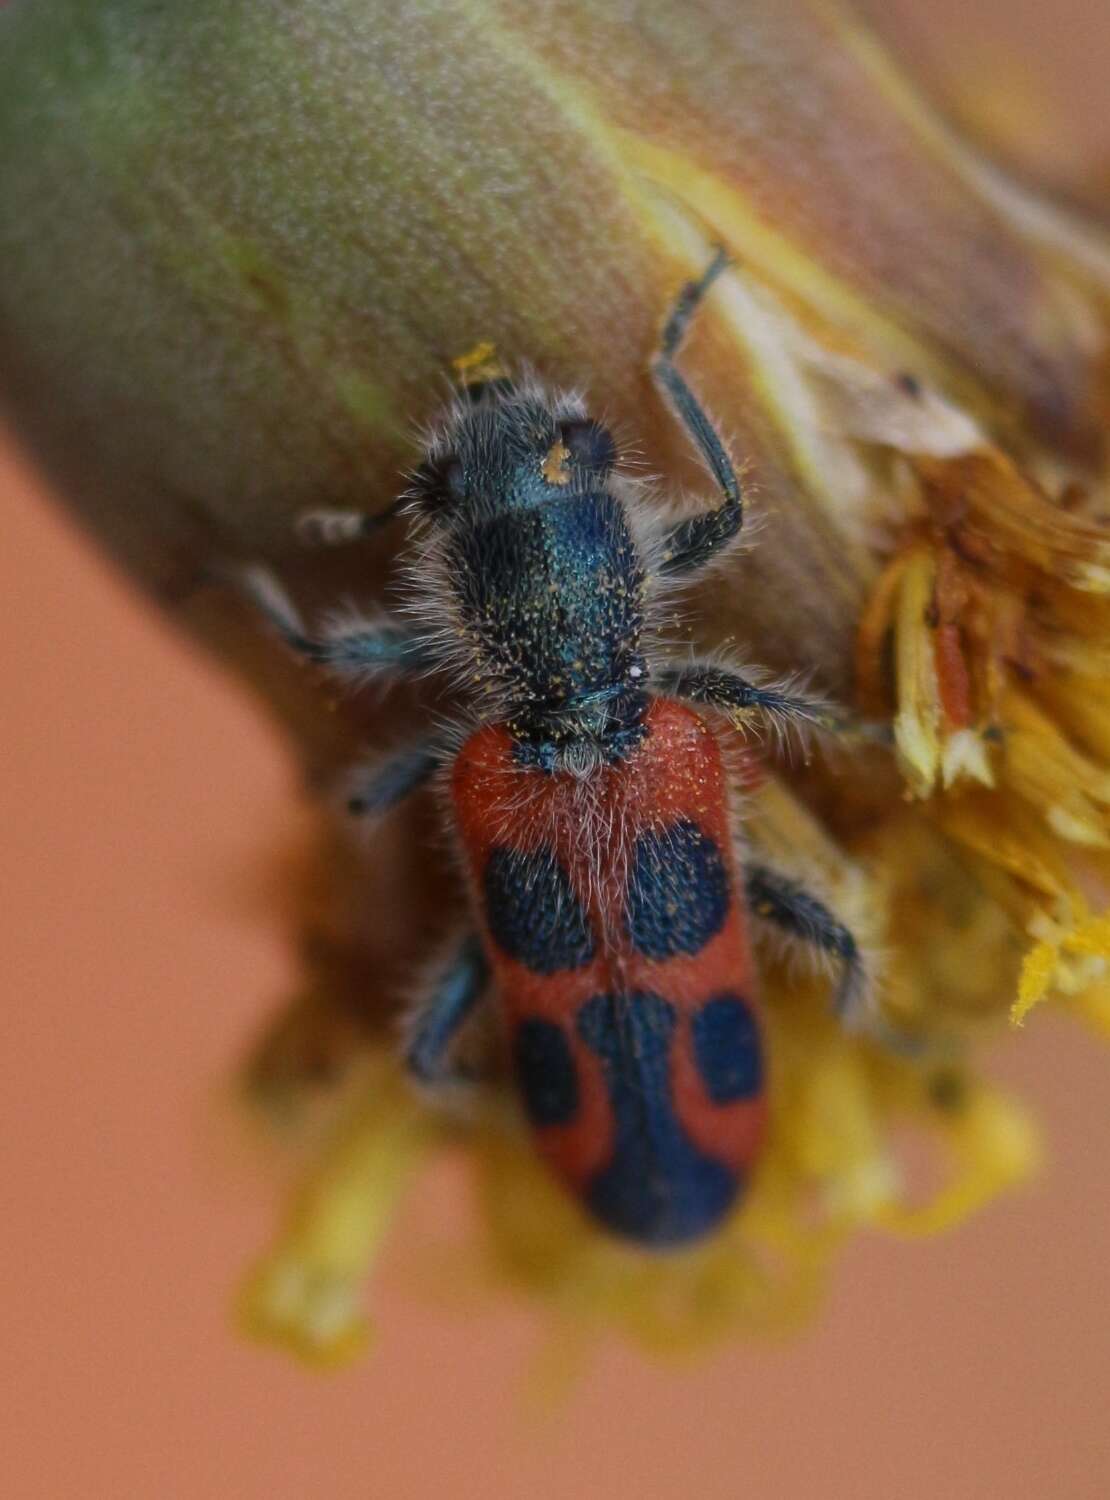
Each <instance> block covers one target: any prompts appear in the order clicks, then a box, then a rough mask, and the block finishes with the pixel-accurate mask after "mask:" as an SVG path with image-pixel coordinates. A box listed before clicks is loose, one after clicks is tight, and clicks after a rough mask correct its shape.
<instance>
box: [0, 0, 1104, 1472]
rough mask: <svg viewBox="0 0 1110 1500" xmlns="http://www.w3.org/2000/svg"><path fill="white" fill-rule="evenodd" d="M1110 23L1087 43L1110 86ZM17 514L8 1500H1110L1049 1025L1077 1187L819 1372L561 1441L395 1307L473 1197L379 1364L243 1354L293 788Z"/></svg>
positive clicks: (731, 1375) (630, 1366)
mask: <svg viewBox="0 0 1110 1500" xmlns="http://www.w3.org/2000/svg"><path fill="white" fill-rule="evenodd" d="M1074 9H1075V11H1076V14H1077V15H1078V14H1080V13H1081V11H1082V12H1084V13H1087V14H1090V13H1091V11H1092V9H1093V5H1092V4H1091V3H1086V4H1084V5H1083V6H1080V5H1079V4H1078V0H1077V3H1076V5H1075V6H1074ZM1013 10H1014V11H1015V12H1017V11H1020V12H1023V13H1024V10H1025V7H1024V6H1015V7H1013ZM1066 10H1067V7H1065V11H1066ZM1028 14H1029V15H1030V16H1032V15H1033V8H1032V7H1030V8H1029V11H1028ZM972 25H973V29H974V26H976V25H977V26H978V28H979V31H980V32H982V30H983V28H982V24H981V23H977V22H973V23H972ZM1099 25H1100V23H1098V22H1091V21H1087V22H1086V26H1087V30H1086V33H1083V32H1082V31H1080V33H1079V41H1078V43H1077V42H1076V39H1075V35H1074V33H1070V32H1068V31H1067V29H1066V27H1065V28H1064V29H1063V30H1062V31H1061V33H1060V36H1061V38H1062V50H1063V52H1066V51H1067V49H1068V48H1069V47H1072V48H1073V49H1074V51H1075V59H1074V66H1076V67H1077V68H1079V69H1082V68H1083V67H1084V66H1086V63H1085V61H1084V59H1087V58H1088V57H1089V56H1090V55H1091V49H1092V48H1093V47H1096V46H1100V47H1101V52H1100V54H1099V55H1100V56H1101V58H1102V62H1101V63H1100V64H1099V76H1100V78H1101V77H1102V73H1103V70H1104V67H1105V58H1106V56H1107V54H1108V51H1110V34H1108V33H1110V22H1106V23H1105V24H1103V25H1102V30H1101V32H1099ZM1096 32H1099V35H1095V33H1096ZM987 34H988V35H989V29H988V33H987ZM1025 43H1026V46H1027V47H1028V45H1029V38H1028V37H1026V38H1025ZM1056 51H1057V52H1060V51H1061V48H1060V47H1057V49H1056ZM1028 55H1029V54H1028V53H1027V56H1028ZM1060 66H1063V64H1060ZM1060 76H1061V75H1060V74H1059V69H1058V70H1057V74H1056V75H1052V76H1051V77H1050V84H1051V86H1053V87H1056V88H1058V89H1060V91H1061V96H1062V95H1063V93H1064V92H1066V90H1063V89H1062V88H1061V86H1060ZM1053 78H1054V79H1055V81H1054V82H1053V81H1052V79H1053ZM1105 97H1106V96H1105V90H1104V84H1103V92H1102V94H1101V95H1100V97H1099V99H1097V100H1095V99H1088V103H1089V105H1090V107H1092V108H1099V109H1101V110H1102V111H1103V118H1102V120H1101V122H1098V121H1096V138H1097V143H1098V145H1100V146H1101V147H1102V148H1103V150H1104V152H1105V148H1106V146H1107V144H1108V142H1110V124H1108V122H1107V120H1106V118H1105V111H1106V105H1105V103H1104V102H1103V101H1104V100H1105ZM1079 128H1080V127H1079V126H1076V129H1079ZM1098 130H1101V135H1098V134H1097V132H1098ZM0 495H2V496H3V501H4V515H5V531H4V546H3V548H2V549H0V598H2V599H3V600H4V605H5V609H4V629H3V633H2V635H0V656H2V658H3V663H2V669H0V681H2V684H3V694H4V699H3V703H4V712H3V727H2V730H0V761H2V766H3V775H2V776H0V830H2V839H3V864H2V866H0V869H2V877H0V878H2V881H3V886H2V899H0V931H2V942H3V954H4V960H5V972H6V976H7V979H8V985H7V991H8V993H7V998H6V1004H5V1007H4V1021H3V1034H4V1041H3V1046H2V1049H0V1156H2V1168H0V1182H2V1184H3V1202H4V1220H3V1234H2V1239H0V1363H2V1365H3V1369H4V1379H3V1386H2V1400H0V1495H3V1496H4V1497H5V1500H40V1497H43V1500H45V1497H50V1500H54V1497H59V1496H70V1495H75V1496H76V1495H80V1496H82V1497H97V1500H99V1497H111V1500H131V1497H144V1500H145V1497H157V1500H177V1497H181V1500H200V1497H221V1500H222V1497H225V1496H227V1497H235V1500H251V1497H255V1496H257V1497H263V1496H265V1497H267V1500H293V1497H298V1500H300V1497H306V1496H311V1497H317V1496H319V1497H321V1500H341V1497H348V1496H349V1497H360V1500H363V1497H378V1496H381V1497H388V1500H409V1497H426V1496H435V1497H448V1496H449V1497H451V1500H467V1497H471V1496H497V1497H499V1500H500V1497H505V1500H516V1497H518V1496H519V1497H528V1500H593V1497H606V1500H622V1497H625V1496H630V1497H631V1496H637V1497H646V1500H653V1497H672V1496H673V1497H682V1500H687V1497H689V1500H716V1497H726V1496H727V1497H730V1500H731V1497H739V1496H764V1497H774V1500H790V1497H795V1496H798V1497H803V1496H804V1497H811V1496H821V1497H823V1500H840V1497H844V1500H890V1497H894V1496H897V1497H899V1500H918V1497H920V1500H936V1497H938V1496H941V1497H945V1500H965V1497H966V1500H972V1497H974V1500H984V1497H987V1500H990V1497H994V1496H998V1497H1006V1500H1023V1497H1026V1496H1028V1497H1033V1496H1037V1497H1041V1496H1051V1497H1053V1500H1081V1497H1083V1500H1085V1497H1088V1496H1090V1497H1100V1500H1104V1497H1106V1496H1107V1495H1110V1389H1108V1387H1110V1296H1108V1295H1107V1281H1108V1269H1110V1161H1108V1160H1107V1154H1108V1151H1107V1148H1108V1146H1110V1130H1108V1129H1107V1121H1108V1119H1110V1110H1108V1107H1107V1096H1108V1093H1110V1055H1108V1054H1107V1052H1106V1051H1105V1050H1102V1049H1100V1047H1099V1046H1098V1044H1096V1043H1093V1042H1092V1041H1091V1040H1089V1039H1088V1038H1087V1037H1086V1036H1085V1035H1083V1034H1081V1033H1080V1032H1078V1031H1076V1030H1073V1029H1071V1028H1070V1027H1068V1026H1066V1025H1065V1024H1064V1023H1063V1022H1061V1021H1059V1020H1056V1019H1054V1018H1053V1017H1051V1016H1050V1015H1047V1014H1044V1015H1038V1016H1037V1017H1036V1018H1035V1019H1034V1020H1033V1021H1032V1022H1031V1023H1030V1026H1029V1029H1028V1030H1027V1032H1026V1033H1025V1034H1024V1036H1023V1037H1022V1038H1021V1039H1020V1040H1015V1041H1011V1042H1009V1043H1008V1044H1004V1045H1003V1046H1002V1047H1000V1049H999V1053H998V1065H997V1073H998V1074H999V1076H1002V1077H1004V1078H1005V1079H1007V1080H1009V1081H1010V1082H1011V1084H1012V1085H1013V1086H1014V1087H1015V1088H1017V1089H1019V1090H1020V1091H1021V1092H1022V1093H1023V1094H1024V1095H1025V1096H1027V1097H1028V1098H1029V1099H1030V1100H1032V1101H1034V1103H1035V1104H1036V1106H1037V1107H1038V1108H1039V1110H1040V1113H1041V1115H1042V1117H1043V1119H1044V1121H1045V1124H1046V1130H1047V1133H1048V1136H1049V1141H1050V1146H1051V1149H1052V1154H1053V1157H1054V1160H1053V1161H1052V1162H1051V1164H1050V1169H1049V1171H1048V1173H1047V1174H1046V1175H1045V1176H1044V1177H1043V1178H1042V1180H1041V1181H1040V1182H1039V1183H1038V1184H1037V1185H1036V1186H1035V1187H1033V1188H1032V1189H1030V1190H1028V1191H1027V1192H1025V1193H1022V1194H1021V1195H1019V1196H1017V1197H1014V1198H1012V1199H1010V1200H1007V1201H1006V1202H1004V1203H1002V1204H1000V1205H999V1206H997V1207H995V1208H994V1209H992V1210H990V1211H989V1212H987V1213H986V1214H985V1215H984V1216H982V1217H981V1218H979V1219H977V1220H976V1221H975V1222H974V1223H972V1224H971V1225H969V1226H968V1227H966V1228H965V1229H964V1230H962V1231H961V1232H959V1233H957V1234H955V1235H953V1236H951V1237H949V1238H947V1239H945V1240H941V1241H937V1242H929V1243H927V1244H925V1245H924V1246H917V1245H909V1246H902V1245H897V1244H892V1243H890V1242H887V1241H880V1240H878V1239H872V1240H863V1241H860V1242H858V1243H857V1244H856V1245H855V1246H854V1248H852V1249H851V1250H850V1252H849V1253H848V1255H847V1256H846V1258H845V1260H844V1263H843V1265H842V1266H841V1269H840V1273H839V1275H838V1278H837V1283H838V1284H837V1290H836V1295H835V1296H834V1298H833V1299H832V1301H831V1302H830V1305H829V1307H828V1310H827V1313H826V1315H825V1317H824V1320H823V1321H822V1323H821V1324H820V1326H819V1327H818V1328H817V1329H816V1330H815V1331H814V1332H813V1333H812V1334H811V1335H810V1336H809V1337H807V1338H804V1339H802V1340H801V1341H799V1342H796V1343H793V1344H788V1345H784V1346H774V1347H771V1348H769V1349H766V1348H763V1349H759V1348H756V1349H753V1348H751V1347H739V1348H735V1349H733V1350H730V1351H729V1352H728V1353H726V1354H724V1355H721V1356H718V1357H716V1358H713V1359H711V1360H709V1361H707V1362H705V1363H701V1364H697V1365H694V1366H692V1367H674V1368H669V1367H665V1366H659V1365H653V1364H649V1363H647V1362H645V1361H643V1360H641V1359H639V1358H638V1357H636V1356H634V1355H633V1354H631V1353H629V1352H627V1351H625V1350H623V1349H621V1348H618V1347H608V1348H606V1349H605V1350H603V1351H602V1353H601V1355H600V1356H599V1358H598V1359H597V1360H596V1362H595V1363H594V1364H593V1365H592V1366H590V1367H589V1368H588V1369H587V1371H586V1373H585V1375H584V1376H583V1378H582V1380H581V1381H580V1383H579V1384H578V1385H577V1386H575V1387H574V1388H573V1389H572V1391H571V1393H570V1395H569V1397H568V1398H567V1400H566V1401H565V1403H563V1404H562V1405H561V1406H559V1407H557V1408H556V1409H554V1410H553V1411H551V1412H549V1413H548V1414H547V1415H546V1416H543V1417H537V1416H536V1412H535V1407H534V1405H530V1404H529V1400H528V1374H529V1370H530V1368H531V1361H532V1360H533V1357H534V1356H535V1354H536V1353H537V1350H538V1347H539V1344H538V1337H537V1326H536V1323H535V1321H534V1319H533V1317H532V1315H531V1314H530V1313H529V1312H528V1310H527V1309H524V1308H518V1307H515V1306H513V1305H510V1304H505V1303H502V1304H497V1305H494V1306H492V1307H490V1308H488V1309H485V1310H480V1311H477V1312H470V1313H467V1312H462V1311H460V1312H457V1313H456V1312H445V1311H443V1310H442V1309H440V1308H437V1307H434V1306H431V1305H429V1304H428V1303H427V1302H421V1301H420V1300H419V1299H418V1298H416V1297H414V1296H413V1295H412V1294H411V1293H409V1292H408V1291H407V1290H406V1288H405V1285H404V1278H403V1277H402V1276H401V1275H400V1274H399V1271H400V1268H401V1266H402V1263H403V1260H404V1255H405V1250H404V1247H405V1242H406V1240H409V1241H410V1242H411V1241H412V1240H413V1239H414V1238H415V1237H418V1235H419V1230H420V1224H421V1222H426V1221H427V1220H429V1219H430V1218H432V1217H435V1216H437V1215H442V1214H457V1213H460V1212H463V1211H464V1209H463V1207H462V1205H461V1194H460V1191H459V1184H458V1182H457V1181H456V1180H455V1178H454V1176H453V1174H452V1171H451V1169H450V1168H449V1167H438V1168H436V1169H434V1170H433V1171H432V1172H431V1173H430V1174H429V1175H428V1177H427V1178H426V1179H425V1180H424V1181H423V1182H422V1184H421V1186H420V1188H419V1190H418V1193H417V1194H416V1198H415V1201H414V1203H413V1204H412V1205H411V1207H410V1208H409V1210H408V1211H407V1212H406V1216H405V1218H404V1220H403V1221H402V1222H401V1223H400V1224H399V1225H398V1229H397V1232H396V1234H395V1235H394V1238H393V1242H392V1245H393V1248H392V1250H391V1252H390V1255H389V1256H388V1257H387V1263H386V1266H385V1267H384V1272H383V1275H382V1276H381V1277H380V1278H379V1281H378V1284H377V1289H376V1295H375V1299H374V1300H375V1311H376V1314H377V1318H378V1323H379V1331H380V1338H379V1342H378V1345H377V1348H376V1351H375V1353H374V1355H373V1356H372V1358H371V1359H370V1361H369V1362H367V1363H364V1364H362V1365H360V1366H358V1367H356V1368H354V1369H353V1370H350V1371H348V1372H345V1373H342V1374H338V1375H329V1376H324V1375H313V1374H310V1373H307V1372H305V1371H302V1370H300V1369H298V1368H296V1367H294V1366H292V1365H290V1364H288V1363H287V1362H285V1361H284V1360H283V1359H282V1358H281V1357H279V1356H277V1355H274V1354H271V1353H268V1352H265V1351H260V1350H257V1349H254V1348H250V1347H246V1346H244V1345H243V1344H241V1343H240V1342H238V1341H237V1340H236V1338H235V1337H234V1336H233V1334H232V1333H231V1332H230V1330H229V1325H228V1319H227V1305H228V1300H229V1293H230V1290H231V1287H232V1286H233V1284H234V1281H235V1279H236V1278H237V1276H238V1275H239V1273H240V1270H241V1268H242V1267H243V1266H244V1265H245V1264H246V1263H247V1262H248V1261H249V1259H250V1258H251V1257H252V1255H253V1254H254V1253H255V1251H256V1250H257V1248H258V1247H259V1246H260V1245H261V1244H262V1243H263V1242H264V1240H265V1237H266V1235H267V1234H268V1232H269V1230H270V1227H271V1222H272V1211H273V1205H272V1203H271V1202H270V1201H269V1200H268V1197H267V1193H266V1191H265V1189H264V1187H263V1185H262V1183H263V1177H262V1174H261V1173H260V1172H258V1170H257V1169H256V1166H254V1165H252V1163H251V1161H250V1159H249V1157H247V1155H246V1154H245V1152H243V1151H240V1150H237V1148H236V1147H235V1145H234V1141H235V1134H234V1130H233V1128H232V1125H231V1124H230V1117H229V1113H228V1112H227V1111H226V1109H225V1106H224V1105H223V1104H222V1102H221V1099H220V1086H221V1083H222V1081H223V1080H225V1079H226V1078H227V1076H228V1073H229V1070H230V1066H231V1064H232V1062H233V1060H234V1059H235V1058H236V1057H237V1056H238V1055H239V1053H240V1051H241V1050H242V1048H243V1047H244V1046H245V1045H246V1043H247V1042H248V1041H249V1040H250V1039H251V1037H252V1036H253V1034H254V1032H255V1029H256V1027H257V1026H258V1025H259V1024H260V1021H261V1019H262V1017H263V1016H264V1015H265V1014H266V1013H267V1012H268V1011H270V1010H272V1008H273V1004H274V1001H275V998H276V997H278V996H280V995H282V994H283V993H284V991H285V989H286V988H287V986H288V985H289V984H290V983H291V981H292V977H293V968H292V961H291V956H290V955H289V953H288V952H287V951H286V949H285V947H284V935H283V933H282V931H281V929H280V925H279V921H278V918H277V915H276V913H275V911H274V910H273V909H272V907H270V906H268V905H267V903H266V900H265V897H264V895H260V893H259V891H258V871H259V868H260V867H262V868H264V867H265V859H266V854H267V852H269V851H272V850H274V849H275V848H278V849H280V848H281V847H283V846H284V844H285V843H286V842H287V841H288V839H289V837H290V836H291V834H292V833H295V829H296V815H295V813H294V812H293V811H291V808H292V806H293V794H292V780H293V778H292V771H291V767H290V766H289V764H288V763H287V761H286V760H285V758H284V757H283V755H282V752H281V750H280V747H278V746H277V745H276V744H275V742H274V740H273V737H272V736H271V735H270V733H269V731H268V729H267V726H266V724H265V723H264V721H263V720H262V718H261V717H260V715H259V713H258V712H257V710H256V709H255V708H254V707H253V705H252V704H250V703H249V702H248V701H246V700H245V699H244V698H243V697H242V696H241V694H240V693H239V692H238V690H237V689H236V688H235V687H234V686H233V685H232V683H231V682H230V681H228V680H225V679H224V678H223V677H222V676H221V675H220V673H219V672H218V671H217V669H216V668H215V667H213V666H212V665H211V664H209V663H207V662H205V661H202V660H200V659H198V658H197V657H196V656H194V655H192V654H191V653H190V652H189V651H188V650H187V648H186V647H185V646H184V645H183V644H182V643H181V642H180V641H179V640H177V639H176V638H175V637H173V636H172V635H171V634H170V633H169V632H168V630H167V629H166V628H165V627H164V626H163V625H162V624H161V623H160V622H159V621H157V620H156V619H155V618H154V617H153V616H152V615H151V614H150V613H148V612H147V611H146V610H145V609H144V608H143V607H142V606H141V605H140V604H139V603H138V602H137V601H136V600H135V599H134V598H132V597H131V595H130V594H129V593H128V592H127V591H126V590H125V588H124V587H123V585H122V584H121V583H120V582H119V581H118V580H117V579H115V578H114V577H112V576H110V574H109V572H108V570H107V568H106V567H105V566H104V565H103V564H102V563H101V562H100V561H99V560H98V559H97V558H96V557H95V556H93V555H92V554H91V553H90V552H89V551H88V550H87V549H86V548H85V547H84V545H83V544H82V543H81V542H80V541H79V540H78V539H77V538H76V537H75V535H74V534H73V533H72V532H71V531H70V529H69V528H68V526H67V525H66V523H65V522H64V521H63V520H62V519H61V518H60V517H59V515H58V514H57V513H56V512H55V511H53V510H52V509H49V508H47V506H46V505H45V504H44V503H43V500H42V498H41V497H40V496H39V495H38V494H36V493H35V491H34V487H33V485H32V483H31V481H30V480H29V478H28V476H27V474H26V472H25V471H23V470H21V469H20V468H19V467H18V466H17V464H16V461H15V460H14V459H13V458H10V457H9V458H6V459H2V460H0ZM390 1263H392V1269H391V1264H390Z"/></svg>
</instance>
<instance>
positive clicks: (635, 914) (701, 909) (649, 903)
mask: <svg viewBox="0 0 1110 1500" xmlns="http://www.w3.org/2000/svg"><path fill="white" fill-rule="evenodd" d="M728 903H729V889H728V874H727V872H726V870H725V866H724V861H723V860H722V858H721V853H720V850H719V849H718V848H717V845H716V844H715V843H714V842H713V840H712V839H711V838H708V837H707V836H706V835H705V834H704V833H702V831H701V829H700V828H698V826H697V824H696V823H692V822H690V820H689V819H688V818H681V819H679V820H678V822H676V823H672V824H671V825H670V827H669V828H662V829H652V830H650V831H649V832H647V833H642V834H640V836H639V838H637V840H636V845H635V849H634V851H633V856H632V871H631V875H630V877H629V882H628V909H627V926H628V934H629V936H630V937H631V939H632V941H633V943H634V944H635V946H636V948H637V950H638V951H639V952H640V953H642V954H643V955H644V956H645V958H656V959H660V958H673V957H674V955H675V954H677V953H697V952H699V951H700V950H701V949H702V948H704V947H705V945H706V943H708V942H709V940H710V938H712V937H715V936H716V934H717V933H718V932H720V930H721V928H722V927H723V926H724V924H725V918H726V916H727V915H728Z"/></svg>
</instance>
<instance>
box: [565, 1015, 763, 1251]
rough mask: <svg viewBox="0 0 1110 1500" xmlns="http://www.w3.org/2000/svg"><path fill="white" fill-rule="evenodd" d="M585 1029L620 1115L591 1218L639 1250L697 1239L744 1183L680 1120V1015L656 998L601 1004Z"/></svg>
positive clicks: (591, 1190) (591, 1191)
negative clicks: (676, 1053)
mask: <svg viewBox="0 0 1110 1500" xmlns="http://www.w3.org/2000/svg"><path fill="white" fill-rule="evenodd" d="M577 1025H578V1034H579V1036H580V1037H581V1038H582V1040H583V1041H584V1042H585V1044H586V1046H587V1047H589V1049H590V1051H591V1052H593V1053H595V1054H596V1055H597V1057H599V1058H600V1060H601V1066H602V1072H603V1075H604V1079H605V1087H606V1090H607V1092H608V1095H609V1105H610V1109H611V1110H612V1115H613V1148H612V1152H611V1155H610V1157H609V1160H608V1162H607V1163H606V1165H605V1166H603V1167H602V1168H601V1169H600V1171H598V1172H597V1173H596V1174H595V1176H594V1177H593V1179H592V1181H591V1182H590V1183H589V1184H588V1186H587V1190H586V1201H587V1203H588V1204H589V1207H590V1209H591V1211H592V1212H593V1214H594V1215H595V1216H596V1217H597V1218H598V1219H599V1220H600V1221H601V1222H602V1223H603V1224H605V1225H606V1226H607V1227H608V1228H609V1229H611V1230H613V1231H614V1232H615V1233H616V1234H620V1235H624V1236H626V1237H627V1238H629V1239H633V1240H637V1241H639V1242H640V1243H641V1244H645V1245H655V1246H658V1247H660V1248H663V1247H667V1246H674V1245H680V1244H684V1243H685V1242H687V1241H689V1240H694V1239H698V1238H699V1237H700V1236H701V1235H703V1234H706V1233H707V1232H708V1231H709V1230H710V1229H712V1228H713V1227H714V1225H716V1224H717V1223H719V1222H720V1220H721V1218H722V1217H723V1216H724V1215H725V1213H727V1211H728V1209H729V1208H730V1207H731V1206H732V1203H733V1201H734V1200H735V1198H736V1195H737V1193H738V1192H739V1190H740V1186H741V1180H740V1178H739V1177H738V1176H737V1174H736V1173H735V1172H733V1171H732V1170H731V1169H730V1168H729V1167H728V1166H726V1165H725V1163H724V1162H721V1161H718V1160H717V1159H716V1158H715V1157H712V1156H707V1155H705V1154H704V1153H703V1152H702V1151H700V1150H699V1149H698V1147H697V1146H695V1145H694V1143H693V1142H692V1141H691V1140H690V1138H689V1136H688V1135H687V1134H686V1131H685V1130H684V1128H683V1125H682V1121H681V1120H680V1119H679V1117H678V1115H677V1113H676V1111H675V1107H674V1100H673V1097H672V1090H671V1052H672V1048H673V1044H674V1036H675V1030H676V1026H677V1018H676V1015H675V1010H674V1006H673V1005H671V1004H670V1003H669V1002H668V1001H667V1000H664V999H663V998H662V997H661V996H660V995H656V994H652V993H651V992H650V991H637V992H633V993H631V994H623V995H593V996H591V998H590V999H589V1000H587V1001H586V1002H585V1003H584V1004H583V1005H582V1007H581V1009H580V1010H579V1012H578V1021H577Z"/></svg>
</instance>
